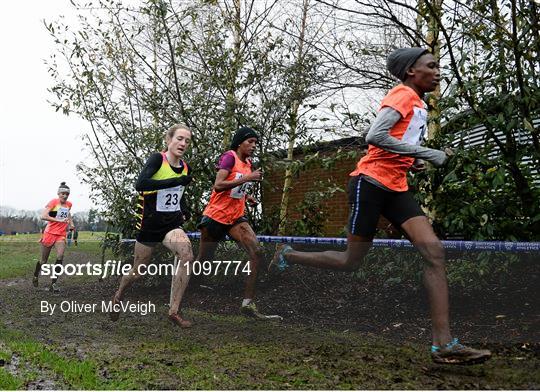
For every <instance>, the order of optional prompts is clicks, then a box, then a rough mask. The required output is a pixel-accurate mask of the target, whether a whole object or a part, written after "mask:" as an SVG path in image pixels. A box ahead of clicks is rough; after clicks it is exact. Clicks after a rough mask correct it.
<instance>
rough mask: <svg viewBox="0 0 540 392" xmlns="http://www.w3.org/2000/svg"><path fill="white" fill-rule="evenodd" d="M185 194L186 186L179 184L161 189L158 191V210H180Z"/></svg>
mask: <svg viewBox="0 0 540 392" xmlns="http://www.w3.org/2000/svg"><path fill="white" fill-rule="evenodd" d="M183 194H184V187H183V186H182V185H178V186H175V187H172V188H167V189H160V190H158V192H157V200H156V211H159V212H174V211H180V199H181V198H182V195H183Z"/></svg>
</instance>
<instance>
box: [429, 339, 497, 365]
mask: <svg viewBox="0 0 540 392" xmlns="http://www.w3.org/2000/svg"><path fill="white" fill-rule="evenodd" d="M489 358H491V351H489V350H477V349H474V348H471V347H467V346H464V345H463V344H461V343H459V341H458V340H457V339H454V340H452V341H451V342H450V343H448V344H446V345H445V346H443V347H438V346H431V359H432V360H433V362H435V363H439V364H443V365H475V364H478V363H483V362H485V361H487V360H488V359H489Z"/></svg>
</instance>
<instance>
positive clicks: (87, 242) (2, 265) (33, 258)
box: [0, 232, 110, 279]
mask: <svg viewBox="0 0 540 392" xmlns="http://www.w3.org/2000/svg"><path fill="white" fill-rule="evenodd" d="M92 234H93V235H92ZM102 237H103V233H92V232H81V233H80V234H79V240H78V243H79V245H78V246H74V245H73V244H72V245H71V246H69V247H67V248H66V252H65V254H64V260H66V261H69V259H70V257H73V256H74V255H76V256H75V257H77V259H81V258H88V259H89V260H88V261H90V260H94V261H97V260H100V259H101V247H100V240H101V238H102ZM40 238H41V235H40V234H20V235H16V236H15V235H9V236H1V237H0V279H10V278H18V277H30V276H31V275H32V274H33V272H34V268H35V265H36V263H37V261H38V260H39V259H40V258H41V244H40V243H39V239H40ZM109 253H110V252H108V253H107V254H106V256H107V257H108V256H109ZM70 254H71V256H70ZM55 259H56V251H55V250H54V248H53V250H52V251H51V254H50V255H49V263H51V262H54V260H55Z"/></svg>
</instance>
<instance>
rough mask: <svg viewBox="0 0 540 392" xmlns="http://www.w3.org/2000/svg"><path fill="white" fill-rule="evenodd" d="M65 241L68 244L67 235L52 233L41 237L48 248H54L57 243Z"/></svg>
mask: <svg viewBox="0 0 540 392" xmlns="http://www.w3.org/2000/svg"><path fill="white" fill-rule="evenodd" d="M59 241H63V242H66V235H65V234H52V233H43V235H42V236H41V240H39V242H41V243H42V244H43V246H46V247H47V248H49V247H51V246H53V245H54V244H55V243H57V242H59Z"/></svg>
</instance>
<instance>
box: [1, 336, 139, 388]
mask: <svg viewBox="0 0 540 392" xmlns="http://www.w3.org/2000/svg"><path fill="white" fill-rule="evenodd" d="M0 340H1V341H3V343H4V344H5V345H7V347H8V348H9V349H10V350H12V351H13V352H16V353H17V354H18V355H19V356H20V357H21V358H22V359H24V360H26V361H28V362H30V363H32V364H35V365H37V366H39V367H41V368H45V369H49V370H52V371H53V372H54V373H55V374H56V375H58V376H59V377H61V378H62V379H63V381H64V382H65V383H66V384H67V385H68V386H69V387H70V388H71V389H128V388H129V386H126V385H122V383H116V382H107V381H105V380H102V379H101V378H100V377H99V376H98V366H97V364H96V363H95V361H92V360H77V359H70V358H65V357H63V356H61V355H59V354H57V353H55V352H54V351H52V350H50V349H49V348H48V347H47V346H45V345H44V344H42V343H39V342H37V341H34V340H32V339H30V338H28V337H26V336H24V335H22V334H21V333H19V332H17V331H12V330H9V329H7V328H5V327H2V326H0ZM3 389H6V388H3Z"/></svg>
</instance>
